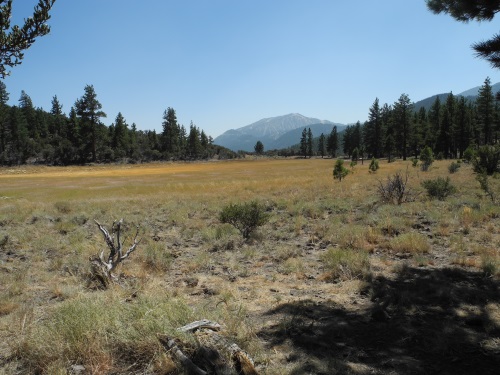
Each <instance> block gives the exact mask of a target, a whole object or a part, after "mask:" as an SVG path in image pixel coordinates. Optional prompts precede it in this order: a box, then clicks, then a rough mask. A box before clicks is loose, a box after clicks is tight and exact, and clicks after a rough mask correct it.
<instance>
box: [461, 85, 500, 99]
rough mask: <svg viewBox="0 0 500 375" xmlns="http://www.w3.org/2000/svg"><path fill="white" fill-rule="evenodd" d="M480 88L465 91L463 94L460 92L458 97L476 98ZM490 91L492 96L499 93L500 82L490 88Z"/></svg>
mask: <svg viewBox="0 0 500 375" xmlns="http://www.w3.org/2000/svg"><path fill="white" fill-rule="evenodd" d="M480 88H481V86H477V87H474V88H472V89H469V90H466V91H464V92H461V93H460V94H458V95H461V96H465V97H466V98H467V97H468V96H474V97H476V96H478V95H479V89H480ZM491 90H492V91H493V94H496V93H497V92H498V91H500V82H498V83H495V84H494V85H492V86H491Z"/></svg>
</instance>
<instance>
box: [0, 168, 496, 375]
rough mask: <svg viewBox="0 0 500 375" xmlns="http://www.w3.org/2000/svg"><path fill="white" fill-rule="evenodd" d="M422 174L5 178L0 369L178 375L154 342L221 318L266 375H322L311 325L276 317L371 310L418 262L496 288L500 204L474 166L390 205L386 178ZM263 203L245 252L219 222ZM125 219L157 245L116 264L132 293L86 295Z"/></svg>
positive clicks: (85, 173) (12, 173) (161, 171)
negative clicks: (94, 262) (383, 192)
mask: <svg viewBox="0 0 500 375" xmlns="http://www.w3.org/2000/svg"><path fill="white" fill-rule="evenodd" d="M410 164H411V162H409V161H408V162H395V163H390V164H388V163H386V162H385V161H381V162H380V169H379V170H378V171H377V173H376V174H370V173H369V170H368V164H366V165H364V166H362V165H358V166H356V173H354V174H352V175H349V176H348V177H347V178H346V179H345V180H343V181H342V182H340V183H339V182H337V181H333V178H332V174H331V170H332V168H333V161H332V160H330V159H308V160H303V159H289V160H282V159H281V160H280V159H259V160H240V161H231V162H207V163H179V164H168V163H166V164H151V165H132V166H124V165H120V166H93V167H71V168H59V167H22V168H8V169H0V197H1V198H2V199H1V200H0V343H2V342H5V343H8V344H9V345H7V344H4V345H3V344H0V373H2V371H3V372H5V373H8V372H9V371H10V369H13V368H16V370H15V372H16V373H20V374H30V373H35V372H38V373H40V374H56V373H66V372H67V371H68V366H70V365H73V364H82V365H84V366H85V367H86V369H87V370H88V371H89V373H96V374H98V373H99V374H105V373H112V372H114V373H120V372H121V373H126V371H129V372H130V373H132V372H133V371H135V372H136V373H140V372H141V371H142V372H143V373H144V372H148V371H149V373H152V374H167V373H175V371H178V370H176V364H175V362H173V361H172V360H171V358H170V356H168V355H166V354H165V353H164V351H163V349H162V348H161V347H160V346H159V344H158V343H157V341H156V336H155V335H156V333H158V332H163V333H171V334H174V335H175V328H176V327H178V326H180V325H182V324H185V323H187V322H189V321H192V320H197V319H201V318H210V319H213V320H216V321H219V322H220V323H223V324H224V325H225V327H226V332H227V333H228V334H229V335H231V337H233V338H234V339H235V340H236V341H237V342H238V344H240V345H241V346H242V347H244V348H245V349H247V350H248V351H249V353H251V355H252V356H253V357H254V358H255V360H256V362H257V365H258V367H259V368H260V369H261V371H262V372H263V373H265V374H280V373H290V372H291V371H294V369H295V371H296V373H306V372H310V373H315V372H314V371H313V370H307V369H306V370H303V369H304V368H305V367H304V366H305V363H307V362H308V360H307V359H306V358H304V357H301V355H297V350H296V348H295V347H294V346H293V345H291V344H290V340H292V339H293V338H294V337H295V336H294V335H295V333H294V332H295V331H294V329H295V330H297V329H298V328H297V324H298V326H299V328H300V327H302V328H303V329H304V330H306V328H307V327H306V326H305V325H301V324H302V323H301V321H300V320H297V318H296V316H295V315H291V316H283V315H279V316H275V315H273V313H272V311H273V309H280V308H283V306H286V305H287V304H292V303H299V302H301V301H304V300H310V301H312V303H316V304H317V306H320V307H321V306H323V304H324V303H325V300H328V301H329V302H328V303H332V304H339V305H341V306H342V308H343V309H345V310H346V311H353V312H354V311H358V310H359V311H361V310H363V311H364V310H366V309H369V308H370V306H371V305H370V304H371V301H370V300H369V299H366V298H364V297H363V296H364V295H365V294H366V293H364V291H365V289H366V285H365V283H369V282H370V280H372V279H373V280H378V279H380V278H384V279H387V280H392V279H394V278H395V277H396V276H397V275H399V274H401V273H402V272H403V271H402V270H405V269H406V268H405V267H407V265H408V264H413V265H415V266H416V267H419V268H420V269H439V268H443V267H459V268H463V269H466V270H471V271H472V272H480V273H481V274H484V275H486V276H487V277H488V279H494V280H497V279H498V277H499V269H500V254H499V251H498V248H499V245H500V231H499V230H498V228H499V225H498V224H499V221H500V208H499V207H498V206H496V205H494V204H493V203H492V202H491V200H490V199H489V198H488V197H485V196H484V193H482V191H481V190H480V188H479V185H478V183H477V181H476V180H475V179H474V176H473V174H472V171H471V168H470V167H468V166H467V165H463V166H462V167H461V168H460V169H459V170H458V171H457V172H456V173H454V174H452V175H449V173H448V170H447V168H448V164H449V163H448V162H447V161H441V162H440V161H437V162H435V163H434V164H433V166H432V167H431V168H430V170H429V171H428V172H421V171H420V170H418V169H417V168H412V167H411V166H410V167H409V169H408V171H409V187H410V188H411V189H412V191H414V192H415V193H416V194H417V195H416V200H415V201H414V202H408V203H403V204H401V205H400V206H396V205H392V204H385V203H383V202H381V200H380V197H379V196H378V192H377V186H378V181H385V180H386V179H387V176H391V175H394V174H395V173H397V172H398V171H406V170H407V166H408V165H410ZM440 176H449V177H450V180H451V183H452V184H453V185H455V186H456V187H457V189H458V190H457V192H456V194H454V195H453V196H452V197H449V198H447V199H446V200H445V201H430V200H428V199H427V198H426V197H425V195H424V194H422V193H423V188H422V187H421V181H423V180H427V179H433V178H437V177H440ZM419 193H420V194H419ZM251 200H258V201H259V202H262V203H263V204H264V205H265V207H266V209H267V211H268V213H269V214H270V219H269V222H268V223H267V224H265V225H264V226H262V227H260V228H259V229H257V231H256V233H255V235H254V236H252V238H251V239H250V240H249V241H243V240H242V239H241V236H240V235H239V234H238V232H237V231H236V230H235V229H234V228H232V227H231V226H229V225H226V224H222V223H220V222H219V221H218V214H219V212H220V210H221V208H222V207H223V206H225V205H227V204H229V203H235V202H248V201H251ZM122 217H123V218H124V220H125V227H124V232H125V233H126V234H127V235H129V236H130V235H132V233H133V231H134V228H135V226H136V225H140V227H141V233H140V236H141V237H143V238H144V240H143V242H142V243H141V245H140V246H139V248H138V250H137V252H136V253H134V254H133V255H132V256H131V257H130V259H129V260H127V261H125V262H124V264H123V265H122V266H121V268H120V269H119V272H123V274H124V280H125V281H124V285H123V287H116V288H112V289H110V290H108V291H100V292H96V291H91V290H87V289H86V288H85V285H86V284H85V275H86V272H87V270H88V258H89V257H90V256H92V255H94V254H96V253H98V252H99V251H100V250H102V249H103V247H104V246H105V245H104V242H103V241H102V236H101V234H100V233H99V232H98V230H97V228H96V226H95V224H94V222H93V219H97V220H99V221H100V222H101V223H105V224H106V225H109V224H111V223H112V222H113V220H116V219H120V218H122ZM408 258H410V260H408ZM360 279H361V280H360ZM332 281H334V282H332ZM394 293H396V292H394ZM402 293H403V292H402ZM401 298H406V297H404V296H402V297H401ZM489 309H490V310H491V311H497V312H498V310H499V308H498V304H497V303H496V302H491V304H490V306H489ZM318 311H321V309H320V310H318ZM280 314H281V313H280ZM311 314H313V313H311ZM328 314H330V315H332V314H334V313H331V312H328V313H327V312H325V316H326V317H328V316H330V315H328ZM495 316H496V318H495V319H497V318H498V314H496V315H495ZM325 319H327V318H325ZM328 319H329V318H328ZM497 320H498V319H497ZM318 321H319V322H320V321H322V320H318ZM279 322H281V326H282V328H283V329H284V332H286V335H288V336H286V337H287V338H289V339H290V340H288V341H287V340H283V341H282V342H281V343H272V342H271V341H272V340H271V339H270V338H269V337H268V336H266V334H263V333H262V332H266V329H268V328H269V327H278V326H279ZM276 324H278V325H277V326H276ZM304 324H305V323H304ZM315 324H316V323H315ZM498 324H500V322H498ZM293 325H295V328H294V326H293ZM311 326H313V325H311ZM302 328H300V329H302ZM290 332H291V333H290ZM299 333H300V330H299ZM307 334H310V333H309V332H306V336H307ZM292 341H293V340H292ZM489 342H490V341H489ZM319 350H320V351H321V350H323V349H321V348H320V349H319ZM338 353H341V351H339V352H338ZM323 354H324V356H325V357H328V356H329V355H327V354H326V353H323ZM338 355H339V356H340V355H341V354H338ZM5 358H9V359H8V360H5ZM360 358H361V357H360ZM314 361H316V362H318V364H317V372H321V371H323V373H325V372H327V373H328V372H329V371H333V370H332V369H334V368H335V369H337V370H336V371H340V370H338V368H339V367H338V366H339V365H344V364H346V363H347V364H346V366H347V367H345V368H343V370H344V373H348V372H355V370H353V369H356V368H365V367H363V366H365V365H364V364H363V363H361V360H358V362H356V358H354V357H352V358H350V360H349V361H347V362H345V361H343V359H342V357H335V359H334V360H332V361H331V362H328V361H327V362H324V361H323V362H322V361H321V360H319V359H318V358H316V359H314V360H313V361H312V362H309V363H316V362H314ZM319 362H321V363H319ZM344 362H345V363H344ZM310 366H311V365H310ZM321 369H322V370H321ZM320 370H321V371H320ZM13 371H14V370H13ZM340 372H342V371H340ZM382 372H383V371H382Z"/></svg>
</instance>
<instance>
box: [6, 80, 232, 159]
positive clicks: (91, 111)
mask: <svg viewBox="0 0 500 375" xmlns="http://www.w3.org/2000/svg"><path fill="white" fill-rule="evenodd" d="M8 100H9V94H8V92H7V89H6V86H5V84H4V83H3V82H1V81H0V165H19V164H26V163H37V164H48V165H70V164H84V163H90V162H94V163H95V162H105V163H106V162H117V161H124V160H125V161H127V162H149V161H159V160H198V159H206V158H213V157H219V158H222V159H227V158H234V157H237V156H238V155H237V154H235V153H234V152H232V151H230V150H228V149H226V148H223V147H221V146H217V145H214V144H213V140H212V138H211V137H210V136H208V135H207V134H206V133H205V132H204V131H203V130H201V129H200V128H199V127H197V126H196V125H195V124H193V123H192V122H191V124H190V125H189V128H188V129H187V128H186V127H184V125H181V124H179V123H178V121H177V116H176V113H175V110H174V109H173V108H168V109H167V110H165V112H164V113H163V118H162V119H163V121H162V127H163V131H162V132H161V133H160V134H157V133H156V131H155V130H145V131H143V130H138V129H137V126H136V124H135V123H133V124H131V125H130V126H129V125H128V124H127V121H126V120H125V118H124V117H123V115H122V114H121V113H118V114H117V115H116V118H115V120H114V122H113V123H112V124H111V125H110V126H106V125H105V124H104V123H103V122H102V119H103V118H106V113H105V112H103V110H102V105H101V103H100V102H99V100H98V99H97V94H96V92H95V90H94V87H93V86H92V85H87V86H86V87H85V90H84V94H83V95H82V97H81V98H79V99H77V100H76V102H75V104H74V106H72V107H71V109H70V111H69V113H68V114H67V115H66V114H64V113H63V110H62V105H61V104H60V103H59V101H58V99H57V96H54V97H53V98H52V102H51V109H50V111H49V112H47V111H44V110H43V109H41V108H35V106H34V105H33V102H32V100H31V98H30V97H29V95H28V94H27V93H26V92H24V91H22V92H21V96H20V98H19V104H18V105H14V106H9V105H8V104H7V101H8Z"/></svg>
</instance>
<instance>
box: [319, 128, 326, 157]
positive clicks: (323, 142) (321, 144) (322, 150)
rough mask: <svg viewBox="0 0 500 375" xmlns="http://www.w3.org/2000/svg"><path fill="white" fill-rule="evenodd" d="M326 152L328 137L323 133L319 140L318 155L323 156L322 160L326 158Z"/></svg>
mask: <svg viewBox="0 0 500 375" xmlns="http://www.w3.org/2000/svg"><path fill="white" fill-rule="evenodd" d="M325 152H326V137H325V135H324V134H323V133H321V135H320V136H319V140H318V154H319V155H321V158H322V159H323V157H324V156H325Z"/></svg>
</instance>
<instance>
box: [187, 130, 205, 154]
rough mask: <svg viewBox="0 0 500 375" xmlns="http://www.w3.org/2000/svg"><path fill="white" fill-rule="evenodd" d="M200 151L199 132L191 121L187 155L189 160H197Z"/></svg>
mask: <svg viewBox="0 0 500 375" xmlns="http://www.w3.org/2000/svg"><path fill="white" fill-rule="evenodd" d="M201 150H202V149H201V141H200V130H199V129H198V127H197V126H196V125H195V124H193V122H192V121H191V124H190V125H189V135H188V155H189V157H190V158H191V159H197V158H199V157H200V154H201Z"/></svg>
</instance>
